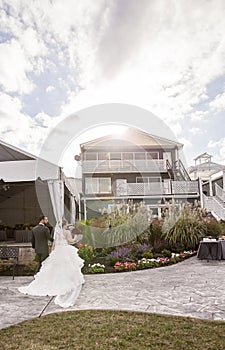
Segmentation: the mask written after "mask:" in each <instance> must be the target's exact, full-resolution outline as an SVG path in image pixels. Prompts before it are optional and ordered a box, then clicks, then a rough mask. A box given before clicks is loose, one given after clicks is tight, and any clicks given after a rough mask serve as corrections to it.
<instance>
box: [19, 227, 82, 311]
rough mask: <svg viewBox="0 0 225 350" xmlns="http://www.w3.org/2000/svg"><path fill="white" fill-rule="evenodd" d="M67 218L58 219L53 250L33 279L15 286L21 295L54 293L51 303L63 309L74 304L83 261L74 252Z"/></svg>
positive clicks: (79, 289)
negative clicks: (60, 222)
mask: <svg viewBox="0 0 225 350" xmlns="http://www.w3.org/2000/svg"><path fill="white" fill-rule="evenodd" d="M67 225H68V223H67V221H66V220H63V221H62V229H59V230H57V231H56V232H55V234H54V242H53V250H52V252H51V253H50V255H49V257H48V258H47V259H45V260H44V261H43V262H42V265H41V269H40V271H39V272H38V273H37V274H36V275H35V276H34V280H33V281H32V282H31V283H30V284H29V285H28V286H25V287H20V288H18V289H19V291H20V292H21V293H23V294H29V295H37V296H46V295H49V296H56V298H55V304H57V305H59V306H61V307H63V308H67V307H70V306H72V305H74V304H75V302H76V299H77V297H78V295H79V293H80V291H81V287H82V284H83V283H84V277H83V274H82V273H81V268H82V266H83V264H84V260H83V259H81V258H80V257H79V255H78V253H77V251H78V249H77V248H75V247H73V246H71V245H70V244H74V243H75V239H73V238H72V236H71V233H70V231H69V230H68V229H67Z"/></svg>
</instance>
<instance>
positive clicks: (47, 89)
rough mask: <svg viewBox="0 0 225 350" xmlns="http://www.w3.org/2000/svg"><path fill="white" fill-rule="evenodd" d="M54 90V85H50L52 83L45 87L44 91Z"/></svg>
mask: <svg viewBox="0 0 225 350" xmlns="http://www.w3.org/2000/svg"><path fill="white" fill-rule="evenodd" d="M54 90H55V87H54V86H52V85H49V86H48V87H47V88H46V92H52V91H54Z"/></svg>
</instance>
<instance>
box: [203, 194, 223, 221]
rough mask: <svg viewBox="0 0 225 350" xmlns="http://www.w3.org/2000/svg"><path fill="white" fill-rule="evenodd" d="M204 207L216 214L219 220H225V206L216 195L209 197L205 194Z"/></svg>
mask: <svg viewBox="0 0 225 350" xmlns="http://www.w3.org/2000/svg"><path fill="white" fill-rule="evenodd" d="M203 207H204V208H206V210H207V211H210V212H212V213H214V214H215V215H216V218H217V219H218V220H221V219H222V220H225V207H224V205H223V204H221V203H220V202H219V201H218V200H217V198H216V197H215V196H213V197H207V196H206V195H203Z"/></svg>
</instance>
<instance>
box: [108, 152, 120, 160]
mask: <svg viewBox="0 0 225 350" xmlns="http://www.w3.org/2000/svg"><path fill="white" fill-rule="evenodd" d="M110 159H111V160H121V153H120V152H112V153H110Z"/></svg>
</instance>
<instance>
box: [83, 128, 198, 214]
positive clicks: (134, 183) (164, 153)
mask: <svg viewBox="0 0 225 350" xmlns="http://www.w3.org/2000/svg"><path fill="white" fill-rule="evenodd" d="M80 147H81V154H80V157H79V159H80V160H81V166H82V195H81V212H82V213H83V215H82V217H83V218H84V219H88V218H90V217H94V216H97V215H99V213H100V212H101V211H102V210H103V209H106V210H109V209H110V206H112V205H113V204H114V203H118V204H119V203H122V202H123V203H124V202H125V203H126V202H128V201H130V200H132V201H133V203H136V202H141V201H144V202H145V204H146V205H148V206H149V208H151V209H152V210H153V213H154V214H156V215H159V216H160V215H161V208H162V207H163V206H165V203H166V202H168V201H170V200H171V199H175V200H176V201H177V202H179V203H181V202H184V201H187V200H188V201H192V202H194V200H196V199H199V198H200V195H199V182H198V180H194V181H191V179H190V177H189V175H188V173H187V171H186V169H185V167H184V165H183V163H182V162H181V159H180V154H179V152H180V150H181V149H182V147H183V145H182V144H181V143H178V142H175V141H171V140H167V139H165V138H162V137H158V136H154V135H150V134H147V133H145V132H143V131H140V130H137V129H133V128H127V130H126V131H125V132H124V133H122V134H118V135H108V136H105V137H102V138H98V139H95V140H92V141H90V142H86V143H83V144H81V145H80Z"/></svg>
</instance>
